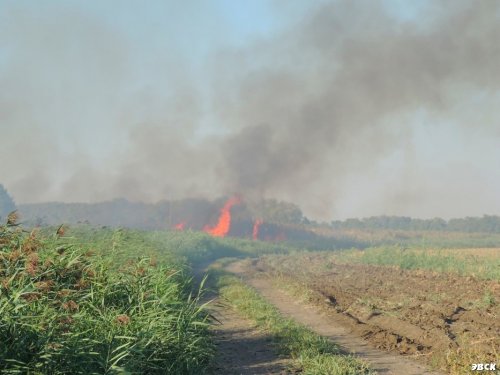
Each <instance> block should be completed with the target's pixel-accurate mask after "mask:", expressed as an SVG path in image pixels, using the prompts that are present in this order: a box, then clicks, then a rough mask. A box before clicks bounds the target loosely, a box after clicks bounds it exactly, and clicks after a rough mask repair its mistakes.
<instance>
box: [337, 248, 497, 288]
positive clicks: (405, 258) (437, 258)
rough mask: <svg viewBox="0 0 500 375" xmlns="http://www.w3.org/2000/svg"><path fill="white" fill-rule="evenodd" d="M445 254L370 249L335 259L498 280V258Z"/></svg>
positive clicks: (342, 255)
mask: <svg viewBox="0 0 500 375" xmlns="http://www.w3.org/2000/svg"><path fill="white" fill-rule="evenodd" d="M460 251H461V250H460V249H457V250H456V251H455V252H454V253H452V252H450V251H446V252H445V251H444V250H429V251H427V250H410V249H402V248H400V247H379V248H369V249H366V250H363V251H359V250H349V251H343V252H339V253H338V254H336V255H335V258H336V259H338V260H340V261H342V262H348V263H364V264H376V265H384V266H388V265H389V266H398V267H400V268H402V269H409V270H414V269H426V270H432V271H437V272H447V273H456V274H458V275H461V276H474V277H477V278H481V279H489V280H500V257H480V256H474V255H467V256H460Z"/></svg>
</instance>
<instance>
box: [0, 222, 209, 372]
mask: <svg viewBox="0 0 500 375" xmlns="http://www.w3.org/2000/svg"><path fill="white" fill-rule="evenodd" d="M79 230H81V231H82V232H81V233H78V230H76V231H75V232H74V233H73V236H70V237H61V236H60V235H55V234H48V233H45V234H36V233H35V232H32V233H26V232H24V231H22V230H21V229H20V228H19V227H17V226H15V225H10V226H0V342H1V345H0V373H2V374H21V373H29V374H125V373H126V374H165V373H175V374H202V373H204V372H205V369H206V368H207V366H208V365H209V363H210V362H211V360H212V358H213V355H214V353H215V348H214V345H213V343H212V340H211V337H210V334H209V331H208V328H209V325H210V323H211V318H210V316H209V314H208V313H207V311H206V309H205V306H203V305H201V306H200V304H199V302H198V297H199V295H198V294H194V295H193V294H191V290H192V285H191V279H190V277H189V274H188V273H187V272H186V268H187V267H186V265H185V263H183V262H182V259H181V258H180V257H178V256H177V255H176V254H173V253H167V252H165V253H161V252H156V254H155V243H153V242H151V241H150V240H149V239H148V238H147V236H146V235H144V236H141V235H140V233H138V232H127V231H110V230H94V231H89V230H87V229H85V230H83V229H79ZM146 254H151V255H155V256H156V257H157V258H161V261H160V262H159V261H158V260H156V259H152V258H151V257H148V256H146Z"/></svg>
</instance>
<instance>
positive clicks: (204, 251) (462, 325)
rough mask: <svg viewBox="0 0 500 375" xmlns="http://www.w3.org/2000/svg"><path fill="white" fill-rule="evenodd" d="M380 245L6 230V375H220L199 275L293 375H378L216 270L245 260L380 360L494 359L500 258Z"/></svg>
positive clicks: (1, 270)
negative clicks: (382, 354) (388, 354)
mask: <svg viewBox="0 0 500 375" xmlns="http://www.w3.org/2000/svg"><path fill="white" fill-rule="evenodd" d="M344 235H345V234H342V236H344ZM377 236H378V237H379V239H378V241H381V242H383V241H384V240H385V241H387V243H389V244H390V245H388V246H385V247H384V246H380V244H379V242H377V244H378V245H377V247H372V248H365V249H364V250H362V249H349V250H325V249H327V248H328V240H325V238H323V239H322V242H321V243H318V244H316V246H313V248H316V249H318V248H319V249H322V250H321V251H318V250H315V251H313V250H311V249H310V248H309V250H308V249H305V248H301V247H300V246H304V243H299V242H297V243H287V242H262V241H252V240H249V239H238V238H214V237H211V236H209V235H207V234H206V233H201V232H191V231H185V232H177V231H149V232H146V231H139V230H125V229H110V228H102V227H94V226H90V225H79V226H75V227H72V228H66V227H48V228H42V229H37V230H33V231H27V230H24V229H23V228H22V227H21V226H18V225H17V224H16V223H15V221H13V220H11V221H10V223H9V224H7V225H3V226H0V312H1V314H0V341H1V342H2V343H5V344H4V345H2V346H1V347H0V359H1V360H0V372H1V373H2V374H17V373H30V374H119V373H130V374H141V373H148V374H163V373H165V371H167V372H168V373H175V374H202V373H216V371H214V367H213V365H214V361H215V360H216V359H217V358H218V356H220V353H219V352H218V351H217V348H216V346H215V341H214V333H213V332H214V331H213V328H214V327H217V326H219V325H220V324H222V325H223V324H224V322H220V321H217V320H216V319H214V316H213V315H212V311H214V310H213V307H211V303H212V302H210V301H209V300H207V298H206V297H205V293H206V285H204V284H203V283H202V284H201V285H199V284H198V282H195V281H194V280H195V278H194V276H196V275H197V279H200V280H201V279H203V273H200V270H201V269H202V268H204V267H206V266H207V265H209V264H218V265H219V267H220V268H219V271H217V272H215V273H213V272H212V274H213V275H216V276H215V279H209V281H210V280H211V284H210V283H209V287H210V288H211V292H210V293H212V294H213V293H215V296H216V297H217V299H218V301H219V302H220V303H223V306H225V307H223V309H228V308H230V309H232V310H233V311H235V312H236V313H237V314H239V315H240V316H242V317H244V318H245V319H249V320H250V321H252V322H254V323H253V324H254V328H252V329H253V330H255V332H257V333H258V334H259V335H260V336H261V337H268V339H269V340H270V343H271V344H272V345H271V346H270V350H271V351H273V350H274V349H273V348H277V349H276V350H277V352H276V354H272V356H274V358H286V359H287V361H288V362H289V363H291V365H290V366H291V368H289V371H291V372H293V373H304V374H306V373H311V374H319V373H324V374H330V373H333V374H336V373H337V374H356V373H372V371H371V370H370V368H369V365H370V364H369V363H368V364H367V363H363V362H360V361H358V360H357V359H355V358H353V357H351V356H349V355H345V353H344V352H342V351H341V350H339V348H338V347H337V346H336V345H335V344H334V343H332V342H330V341H328V340H326V339H325V338H324V337H323V336H322V335H321V333H318V332H314V331H312V330H310V329H308V328H305V327H304V326H302V325H301V324H299V323H297V322H295V321H294V320H293V319H291V318H290V317H286V316H282V315H281V313H280V312H279V311H278V310H277V309H276V308H275V306H273V304H272V303H270V302H269V301H267V300H265V299H263V297H262V296H261V295H259V292H258V291H257V290H256V289H254V288H252V287H249V286H248V285H247V284H245V282H244V281H242V280H241V279H239V278H237V277H234V276H231V275H230V274H228V273H227V272H226V271H222V268H224V267H229V266H230V265H231V264H232V263H231V262H234V261H235V260H237V261H238V262H241V259H246V261H245V262H244V263H245V264H247V265H248V267H249V272H250V273H251V274H254V275H258V277H259V278H260V277H264V278H266V277H269V278H270V280H271V281H270V282H273V283H274V284H275V285H276V286H277V287H278V288H281V289H286V290H287V292H288V293H290V294H292V295H294V296H296V297H295V299H296V300H297V301H298V302H297V303H300V301H303V302H304V303H308V304H312V305H314V306H315V308H316V309H319V311H321V312H322V313H326V314H328V315H329V316H332V317H335V319H337V320H336V322H337V323H338V324H340V325H342V326H345V327H348V329H349V330H350V332H351V334H352V335H354V336H356V337H363V338H364V339H366V340H368V341H369V342H371V343H372V344H373V345H374V346H376V347H377V348H380V349H383V350H388V351H392V352H397V353H401V354H404V355H406V356H409V357H411V358H414V359H417V360H420V361H423V362H425V363H427V364H430V365H431V366H433V367H434V368H438V369H441V370H444V371H446V372H449V373H453V374H462V373H467V371H466V369H468V367H469V365H470V363H476V362H490V361H493V362H494V361H495V360H497V358H498V352H499V346H500V342H499V333H500V324H499V323H498V322H499V319H498V316H499V314H500V287H499V280H500V273H499V271H500V259H499V256H498V253H499V251H500V249H498V248H480V247H475V248H472V247H470V246H473V245H477V243H478V237H477V236H471V237H470V238H469V239H468V240H467V238H466V237H465V236H455V237H456V238H460V244H461V245H463V246H460V248H443V247H442V246H441V245H442V243H443V241H442V240H443V238H440V237H439V236H436V235H432V236H430V237H429V236H426V235H425V233H424V234H423V236H424V237H425V238H427V241H428V243H434V244H435V247H433V248H423V247H421V246H414V245H410V243H412V242H414V241H415V238H416V237H415V235H414V234H412V235H411V236H408V238H407V239H406V240H407V241H408V244H406V245H402V244H396V245H395V244H394V241H392V238H393V236H392V234H390V235H389V238H387V236H388V234H387V233H379V234H377ZM418 236H422V234H419V235H418ZM418 236H417V237H418ZM445 236H448V235H447V234H446V235H445ZM456 238H455V239H456ZM420 239H421V238H420ZM338 240H339V238H334V239H333V240H332V242H331V243H332V245H334V246H333V247H336V245H338V243H339V241H338ZM448 240H449V238H448ZM299 244H300V245H299ZM313 245H314V244H313ZM467 245H468V246H469V247H467ZM227 257H231V258H230V259H228V258H227ZM222 259H226V260H225V261H223V260H222ZM214 262H215V263H214ZM205 302H208V304H207V303H205ZM292 308H293V307H292ZM337 323H336V324H337ZM266 340H267V339H266ZM231 345H232V346H234V345H238V340H237V337H236V341H234V343H232V344H231ZM266 345H267V344H266ZM245 348H247V349H245ZM241 350H243V351H244V350H248V347H245V346H244V347H243V349H241ZM244 353H246V352H244ZM247 354H249V353H246V354H245V355H247ZM250 354H251V353H250ZM288 362H287V363H288ZM247 370H248V369H247ZM248 371H250V372H248ZM248 371H247V372H245V373H252V372H251V370H248Z"/></svg>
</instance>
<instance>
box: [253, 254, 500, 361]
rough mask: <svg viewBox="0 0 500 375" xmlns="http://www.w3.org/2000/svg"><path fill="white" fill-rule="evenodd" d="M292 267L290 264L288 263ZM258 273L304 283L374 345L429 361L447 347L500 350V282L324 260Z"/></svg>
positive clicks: (487, 357) (272, 263)
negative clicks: (326, 261)
mask: <svg viewBox="0 0 500 375" xmlns="http://www.w3.org/2000/svg"><path fill="white" fill-rule="evenodd" d="M289 262H292V261H289ZM252 268H253V270H254V271H256V270H258V271H260V273H261V274H267V275H277V274H279V275H280V277H281V278H282V280H286V279H288V280H290V281H292V280H293V281H298V282H299V283H301V284H302V285H303V286H304V287H305V288H306V289H311V290H312V291H313V293H312V295H311V298H310V299H311V301H312V302H313V303H315V305H317V306H321V308H322V310H323V311H324V312H326V313H327V314H329V315H330V316H335V317H336V318H337V320H339V321H342V322H343V325H344V326H345V327H347V328H348V329H349V331H350V332H352V333H355V334H357V335H359V336H361V337H363V338H365V339H367V340H368V341H369V342H370V343H372V344H373V345H374V346H375V347H377V348H380V349H385V350H391V351H397V352H399V353H401V354H406V355H412V356H414V357H419V358H420V359H423V360H426V361H427V362H430V361H431V360H432V359H433V358H434V357H436V356H435V355H434V354H439V353H441V354H443V353H444V352H446V351H447V350H448V349H450V348H451V349H453V348H455V349H458V348H461V349H470V348H472V347H473V348H474V351H476V352H477V353H481V356H482V358H477V360H478V362H489V361H493V362H494V361H497V360H498V358H497V357H496V356H497V355H498V353H499V352H500V303H499V302H500V284H499V283H498V282H496V281H487V280H479V279H476V278H472V277H460V276H456V275H450V274H443V273H436V272H429V271H415V270H411V271H410V270H401V269H399V268H395V267H382V266H372V265H355V264H347V265H346V264H334V263H329V264H327V263H325V259H323V258H322V256H321V255H316V254H311V255H304V256H302V257H300V258H299V257H296V258H295V259H294V260H293V263H287V260H286V259H285V258H283V259H280V260H276V259H273V258H272V257H271V258H266V257H264V258H263V259H260V260H258V261H254V262H253V267H252Z"/></svg>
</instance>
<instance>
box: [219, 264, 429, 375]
mask: <svg viewBox="0 0 500 375" xmlns="http://www.w3.org/2000/svg"><path fill="white" fill-rule="evenodd" d="M227 270H228V271H230V272H232V273H234V274H236V275H239V276H241V277H243V278H244V279H245V281H246V282H247V283H248V284H250V285H251V286H253V287H254V288H256V289H257V290H258V291H259V293H261V294H262V296H263V297H265V298H266V299H267V300H268V301H269V302H271V303H272V304H274V305H275V306H276V307H277V308H278V309H279V310H280V311H281V313H282V314H284V315H285V316H289V317H291V318H293V319H294V320H295V321H297V322H298V323H301V324H304V325H306V326H308V327H310V328H311V329H313V330H314V331H315V332H317V333H319V334H320V335H323V336H325V337H328V338H330V339H331V340H332V341H334V342H335V343H337V344H339V345H340V346H341V347H342V348H343V349H344V350H345V351H346V352H348V353H353V354H355V355H356V356H358V357H359V358H361V359H362V360H364V361H366V362H367V363H368V364H369V365H370V366H371V368H372V369H374V370H376V371H377V372H378V373H379V374H387V375H389V374H394V375H400V374H407V375H422V374H439V372H433V371H430V370H428V369H427V368H426V367H425V366H424V365H422V364H419V363H417V362H415V361H411V360H409V359H406V358H403V357H401V356H399V355H394V354H390V353H387V352H385V351H382V350H380V349H376V348H374V347H373V346H370V345H368V344H367V343H366V341H364V340H363V339H362V338H360V337H359V336H357V335H355V334H353V333H351V332H350V330H349V329H348V328H344V326H343V324H344V323H345V322H343V321H341V320H338V319H335V317H334V316H330V315H327V314H324V313H321V312H320V311H319V310H318V309H317V308H315V307H313V306H307V305H304V304H302V303H299V302H297V301H296V300H294V298H293V297H290V296H289V295H287V294H286V293H284V292H282V291H280V290H278V289H276V288H275V287H274V286H273V285H272V283H271V281H270V280H269V279H267V278H266V277H265V276H264V275H262V274H261V275H259V276H256V274H255V273H251V272H250V273H248V272H247V271H248V269H247V268H245V266H244V263H243V262H236V263H232V264H230V265H229V266H228V267H227ZM257 275H258V274H257Z"/></svg>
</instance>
